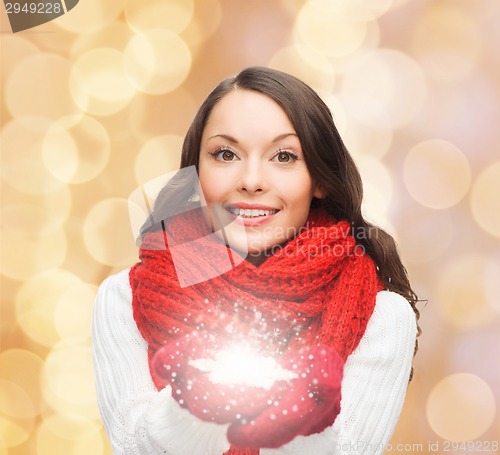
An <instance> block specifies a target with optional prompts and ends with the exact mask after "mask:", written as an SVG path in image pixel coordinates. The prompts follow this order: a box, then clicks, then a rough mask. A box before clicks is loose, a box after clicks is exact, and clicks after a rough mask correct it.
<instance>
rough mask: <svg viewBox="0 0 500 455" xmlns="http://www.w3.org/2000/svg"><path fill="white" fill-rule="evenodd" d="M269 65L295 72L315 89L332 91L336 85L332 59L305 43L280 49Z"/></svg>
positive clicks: (280, 69) (294, 73) (291, 72)
mask: <svg viewBox="0 0 500 455" xmlns="http://www.w3.org/2000/svg"><path fill="white" fill-rule="evenodd" d="M268 66H269V67H270V68H274V69H277V70H279V71H284V72H285V73H290V74H293V75H294V76H296V77H298V78H299V79H301V80H303V81H304V82H306V83H307V84H308V85H310V86H311V87H313V88H314V89H315V90H325V91H331V90H333V87H334V85H335V70H334V67H333V64H332V63H331V62H330V60H329V59H328V58H327V57H325V56H324V55H323V54H321V53H319V52H317V51H315V50H314V49H313V48H311V47H307V46H304V45H300V44H296V45H295V46H288V47H284V48H281V49H279V50H278V51H277V52H276V53H275V54H274V55H273V56H272V57H271V59H270V60H269V64H268Z"/></svg>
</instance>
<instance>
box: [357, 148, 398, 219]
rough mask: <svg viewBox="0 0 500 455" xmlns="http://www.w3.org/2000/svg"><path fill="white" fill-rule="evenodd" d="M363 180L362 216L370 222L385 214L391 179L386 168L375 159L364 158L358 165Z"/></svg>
mask: <svg viewBox="0 0 500 455" xmlns="http://www.w3.org/2000/svg"><path fill="white" fill-rule="evenodd" d="M357 165H358V168H359V172H360V174H361V178H362V179H363V186H364V189H365V191H364V196H363V205H362V207H363V214H365V215H366V216H367V217H368V218H370V219H371V220H376V217H377V216H380V215H383V214H386V213H387V209H388V208H389V207H390V205H391V200H392V194H393V186H394V183H393V179H392V176H391V174H390V173H389V171H388V170H387V168H386V166H385V165H384V164H383V163H382V162H381V161H380V160H377V159H375V158H372V157H369V156H366V157H364V158H363V159H362V160H359V161H358V163H357Z"/></svg>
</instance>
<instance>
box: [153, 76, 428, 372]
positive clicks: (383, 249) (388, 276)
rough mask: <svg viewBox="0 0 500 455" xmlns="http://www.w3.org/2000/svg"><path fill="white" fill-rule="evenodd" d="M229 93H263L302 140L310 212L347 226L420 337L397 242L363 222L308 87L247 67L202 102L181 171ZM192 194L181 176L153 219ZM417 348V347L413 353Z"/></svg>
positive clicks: (353, 187)
mask: <svg viewBox="0 0 500 455" xmlns="http://www.w3.org/2000/svg"><path fill="white" fill-rule="evenodd" d="M233 90H252V91H255V92H259V93H261V94H264V95H266V96H268V97H269V98H271V99H273V100H274V101H275V102H276V103H277V104H278V105H279V106H280V107H281V108H282V109H283V111H284V112H285V113H286V114H287V116H288V118H289V119H290V122H291V123H292V125H293V127H294V129H295V132H296V133H297V136H298V138H299V140H300V144H301V147H302V151H303V153H304V159H305V162H306V165H307V168H308V170H309V173H310V175H311V177H312V178H313V180H314V181H315V182H317V184H318V185H319V186H320V188H321V189H322V191H323V194H324V197H323V198H322V199H315V198H313V200H312V202H311V207H322V208H323V209H325V210H326V211H327V212H328V213H330V214H331V215H332V216H333V217H334V218H335V219H337V220H347V221H349V223H350V224H351V226H352V232H353V234H354V237H355V238H356V241H357V242H358V244H360V245H362V246H363V247H364V250H365V251H366V253H367V254H368V255H369V256H370V257H371V258H372V259H373V261H374V262H375V264H376V266H377V273H378V275H379V278H380V279H381V281H382V282H383V283H384V285H385V287H386V289H388V290H390V291H394V292H397V293H398V294H400V295H402V296H403V297H405V298H406V299H407V300H408V302H409V304H410V305H411V307H412V309H413V311H414V313H415V317H416V320H417V328H418V334H420V332H421V330H420V327H419V326H418V319H419V317H420V314H419V311H418V309H417V301H418V298H417V295H416V293H415V292H414V291H413V289H412V287H411V285H410V281H409V278H408V273H407V271H406V268H405V267H404V265H403V263H402V262H401V258H400V256H399V253H398V250H397V246H396V243H395V241H394V239H393V238H392V237H391V236H390V235H389V234H388V233H387V232H385V231H384V230H383V229H381V228H379V227H377V226H375V225H373V224H371V223H369V222H368V221H367V220H365V219H364V217H363V215H362V212H361V202H362V199H363V184H362V181H361V176H360V174H359V171H358V168H357V166H356V164H355V163H354V160H353V159H352V157H351V155H350V154H349V152H348V150H347V148H346V146H345V145H344V142H343V141H342V138H341V137H340V134H339V132H338V130H337V128H336V126H335V123H334V121H333V117H332V114H331V112H330V110H329V108H328V107H327V105H326V104H325V103H324V102H323V101H322V99H321V98H320V97H319V96H318V94H317V93H316V92H315V91H314V90H313V89H312V88H311V87H309V86H308V85H307V84H305V83H304V82H302V81H301V80H299V79H297V78H296V77H294V76H291V75H290V74H287V73H284V72H281V71H277V70H273V69H270V68H264V67H250V68H246V69H244V70H243V71H241V72H240V73H239V74H238V75H236V76H234V77H230V78H228V79H225V80H223V81H222V82H221V83H220V84H219V85H218V86H217V87H216V88H215V89H214V90H213V91H212V92H211V93H210V94H209V95H208V97H207V98H206V100H205V101H204V102H203V104H202V105H201V107H200V109H199V110H198V112H197V114H196V116H195V118H194V120H193V122H192V124H191V126H190V127H189V129H188V131H187V134H186V137H185V139H184V143H183V146H182V155H181V164H180V167H181V168H187V167H189V166H196V168H198V163H199V156H200V146H201V138H202V134H203V131H204V129H205V125H206V123H207V121H208V118H209V116H210V113H211V112H212V109H213V108H214V106H215V105H216V104H217V103H218V102H219V101H220V100H221V99H222V98H223V97H224V96H225V95H227V94H228V93H230V92H231V91H233ZM194 192H195V188H194V187H193V185H192V184H190V183H188V182H187V181H186V182H184V181H183V177H182V175H180V176H179V177H178V178H174V179H173V180H172V181H171V182H170V183H169V184H168V185H167V186H166V187H165V188H164V189H163V190H162V191H161V192H160V194H159V196H158V199H157V201H156V204H155V207H154V210H153V216H154V215H155V214H161V213H162V212H164V211H165V210H166V209H167V205H169V204H172V203H173V202H174V203H175V201H180V200H184V201H187V200H189V198H190V196H192V195H193V194H194ZM155 218H156V219H160V218H161V217H159V216H156V217H155ZM149 227H151V224H150V225H149ZM147 230H149V229H147ZM417 348H418V342H417V343H416V345H415V353H416V352H417ZM412 375H413V369H412V374H411V376H412ZM411 376H410V379H411Z"/></svg>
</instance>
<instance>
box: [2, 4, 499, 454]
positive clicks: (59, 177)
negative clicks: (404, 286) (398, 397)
mask: <svg viewBox="0 0 500 455" xmlns="http://www.w3.org/2000/svg"><path fill="white" fill-rule="evenodd" d="M1 27H2V34H1V51H2V54H1V78H2V79H1V90H2V99H1V113H2V118H1V121H2V130H1V152H2V158H1V198H2V199H1V218H0V222H1V257H0V273H1V277H2V288H1V292H2V294H1V304H2V306H1V349H2V351H1V353H0V455H5V454H9V455H21V454H22V455H26V454H38V455H69V454H74V455H88V454H92V455H101V454H111V450H110V446H109V443H108V441H107V438H106V436H105V433H104V430H103V428H102V425H101V422H100V418H99V415H98V410H97V405H96V400H95V392H94V384H93V372H92V365H91V353H90V329H89V327H90V318H91V310H92V302H93V298H94V296H95V292H96V289H97V286H98V285H99V283H100V282H101V281H102V280H103V279H104V278H105V277H106V276H108V275H110V274H112V273H114V272H116V271H119V270H121V269H123V268H126V267H127V266H129V265H131V264H133V263H134V262H135V261H136V247H135V243H134V239H133V238H132V234H131V228H130V221H129V218H128V209H127V198H128V196H129V195H130V194H131V193H132V192H133V191H134V190H135V189H136V188H137V186H138V185H139V184H141V183H144V182H146V181H148V180H151V179H153V178H154V177H156V176H158V175H161V174H164V173H166V172H169V171H172V170H174V169H175V168H176V166H177V165H178V160H179V150H180V145H181V142H182V137H183V135H184V134H185V132H186V129H187V127H188V126H189V123H190V121H191V119H192V118H193V116H194V114H195V111H196V109H197V107H198V106H199V105H200V103H201V102H202V101H203V99H204V98H205V96H206V95H207V94H208V92H209V91H210V90H211V89H212V88H213V87H214V86H215V85H216V83H217V82H219V81H220V80H221V79H223V78H225V77H227V76H228V75H231V74H235V73H236V72H237V71H238V70H240V69H241V68H243V67H245V66H249V65H265V66H271V67H273V68H277V69H281V70H284V71H287V72H290V73H292V74H294V75H296V76H298V77H300V78H302V79H303V80H304V81H306V82H307V83H309V84H310V85H311V86H312V87H313V88H315V89H316V90H317V91H318V92H319V93H320V94H321V96H322V97H323V98H324V99H325V101H326V102H327V103H328V104H329V106H330V107H331V109H332V111H333V113H334V117H335V120H336V122H337V125H338V127H339V130H340V131H341V134H342V136H343V137H344V139H345V141H346V143H347V145H348V147H349V149H350V151H351V152H352V154H353V156H354V157H355V159H356V161H357V163H358V165H359V167H360V170H361V172H362V174H363V177H364V182H365V190H366V201H365V205H364V210H365V213H366V215H367V217H368V218H370V219H371V220H373V221H375V222H376V223H378V224H380V225H381V226H383V227H385V228H386V229H388V230H389V231H390V232H391V233H392V234H393V235H394V236H395V238H396V239H397V241H398V244H399V246H400V251H401V254H402V256H403V259H404V261H405V263H406V265H407V268H408V271H409V273H410V277H411V280H412V283H413V285H414V287H415V289H416V291H417V293H418V295H419V297H420V298H422V299H425V300H427V301H428V303H427V304H425V303H422V304H421V305H420V310H421V313H422V317H421V322H420V323H421V326H422V329H423V335H422V337H421V340H420V350H419V353H418V355H417V357H416V359H415V378H414V380H413V382H412V383H411V384H410V387H409V391H408V395H407V400H406V403H405V406H404V409H403V413H402V416H401V419H400V421H399V423H398V425H397V428H396V431H395V434H394V437H393V439H392V441H391V443H392V446H391V447H389V448H388V450H387V453H396V452H400V453H401V452H418V453H455V454H459V453H482V454H484V455H490V454H494V453H498V445H496V446H495V442H496V444H498V439H499V432H498V428H500V417H499V409H498V405H499V401H500V400H499V394H500V371H499V370H500V366H499V360H498V359H499V357H498V352H499V348H500V338H499V337H500V330H499V329H500V318H499V316H500V297H499V296H500V248H499V238H500V201H499V198H500V196H499V195H500V154H499V143H500V129H499V128H498V124H499V118H500V115H499V114H500V107H499V106H500V57H499V56H500V35H499V30H500V2H498V0H474V1H470V0H448V1H447V0H442V1H439V0H427V1H426V0H309V1H306V0H281V1H278V0H276V1H265V0H246V1H245V0H239V1H237V0H169V1H168V2H167V1H160V0H154V1H147V2H144V1H141V0H106V1H101V0H81V1H80V3H79V4H78V5H77V6H76V7H75V8H74V9H73V10H72V11H71V12H69V13H68V14H66V15H65V16H62V17H61V18H59V19H57V20H56V21H54V22H51V23H47V24H44V25H42V26H39V27H37V28H35V29H31V30H27V31H25V32H21V33H16V34H12V33H11V31H10V27H9V24H8V21H7V15H6V14H5V10H4V8H3V7H2V15H1ZM447 440H448V441H450V440H458V441H468V442H467V443H465V444H462V445H461V444H458V445H457V444H455V445H453V444H447V443H446V441H447ZM429 444H431V445H430V446H429ZM446 449H448V450H446Z"/></svg>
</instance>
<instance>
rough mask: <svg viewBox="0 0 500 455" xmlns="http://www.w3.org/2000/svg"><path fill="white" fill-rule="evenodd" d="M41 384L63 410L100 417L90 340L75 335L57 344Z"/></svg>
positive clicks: (48, 398) (50, 400) (46, 396)
mask: <svg viewBox="0 0 500 455" xmlns="http://www.w3.org/2000/svg"><path fill="white" fill-rule="evenodd" d="M41 388H42V392H43V396H44V399H45V401H46V402H47V403H48V404H49V405H50V406H51V408H52V409H54V410H55V411H57V412H58V413H59V414H63V415H67V414H77V415H79V416H80V417H82V418H85V419H91V420H94V419H97V418H98V410H97V405H96V395H95V382H94V371H93V367H92V350H91V347H90V342H89V340H81V339H76V338H73V339H66V340H63V341H60V342H59V343H57V344H55V345H54V346H53V348H52V350H51V351H50V353H49V354H48V356H47V358H46V360H45V364H44V369H43V375H42V381H41Z"/></svg>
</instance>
